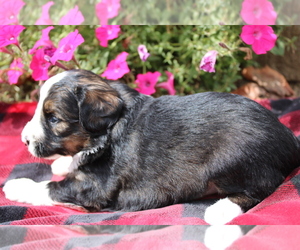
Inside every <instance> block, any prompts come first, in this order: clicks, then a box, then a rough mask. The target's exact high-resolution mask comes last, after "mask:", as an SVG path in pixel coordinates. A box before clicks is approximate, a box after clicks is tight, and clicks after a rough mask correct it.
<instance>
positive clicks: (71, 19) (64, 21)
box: [58, 5, 84, 25]
mask: <svg viewBox="0 0 300 250" xmlns="http://www.w3.org/2000/svg"><path fill="white" fill-rule="evenodd" d="M83 22H84V17H83V15H82V13H81V11H80V10H79V9H78V6H77V5H76V6H75V7H74V9H71V10H70V11H69V12H68V13H67V14H66V15H65V16H63V17H62V18H61V19H60V21H59V23H58V24H59V25H80V24H82V23H83Z"/></svg>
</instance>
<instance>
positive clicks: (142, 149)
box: [36, 70, 300, 211]
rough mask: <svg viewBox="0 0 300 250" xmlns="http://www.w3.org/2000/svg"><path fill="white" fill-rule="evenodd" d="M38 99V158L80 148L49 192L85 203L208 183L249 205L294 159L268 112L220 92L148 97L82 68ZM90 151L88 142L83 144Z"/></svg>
mask: <svg viewBox="0 0 300 250" xmlns="http://www.w3.org/2000/svg"><path fill="white" fill-rule="evenodd" d="M67 73H68V74H67V76H65V77H64V78H63V79H62V80H60V81H59V82H57V83H55V84H54V85H53V86H52V87H51V88H50V89H49V92H48V96H47V98H46V99H45V100H44V103H43V110H42V113H43V115H42V116H41V120H42V123H41V124H42V126H43V131H44V134H45V137H44V138H45V139H44V140H42V141H41V142H40V143H39V144H37V146H36V155H37V156H38V157H48V156H51V155H53V154H60V155H72V156H74V155H76V154H77V153H78V152H82V156H81V158H80V161H79V163H78V167H77V168H76V169H74V170H73V171H72V172H70V173H68V174H67V176H66V177H65V179H64V180H62V181H58V182H50V183H49V184H48V187H49V195H50V197H51V199H53V200H55V201H58V202H61V203H72V204H76V205H78V206H81V207H84V208H85V209H87V210H89V211H100V210H113V211H116V210H123V211H137V210H144V209H151V208H158V207H163V206H167V205H171V204H176V203H182V202H188V201H192V200H195V199H198V198H200V197H202V196H204V195H206V194H208V193H210V189H211V187H213V189H214V191H216V192H218V193H219V194H221V195H225V196H227V197H229V199H230V200H231V201H232V202H234V203H236V204H238V205H239V206H240V207H241V208H242V209H243V210H244V211H246V210H248V209H250V208H251V207H253V206H254V205H256V204H257V203H259V202H260V201H262V200H263V199H264V198H266V197H267V196H268V195H270V194H271V193H272V192H274V190H275V189H276V188H277V187H278V186H279V185H280V184H281V183H282V182H283V180H284V179H285V177H286V176H287V175H288V174H289V173H290V172H291V171H292V170H293V169H295V168H296V167H298V166H299V165H300V154H299V153H300V149H299V148H300V144H299V141H298V139H297V138H296V137H295V136H294V135H293V133H292V132H291V131H290V130H289V129H288V128H286V127H285V126H284V125H283V124H281V123H280V122H279V121H278V119H277V117H276V116H275V115H274V114H272V113H271V112H270V111H269V110H267V109H265V108H264V107H262V106H261V105H259V104H257V103H256V102H254V101H252V100H249V99H247V98H244V97H241V96H238V95H233V94H227V93H214V92H207V93H199V94H194V95H189V96H162V97H159V98H153V97H151V96H146V95H143V94H140V93H138V92H137V91H136V90H134V89H131V88H129V87H127V86H126V85H125V84H122V83H120V82H114V81H112V82H110V81H106V80H103V79H101V78H100V77H99V76H97V75H95V74H93V73H91V72H88V71H84V70H72V71H68V72H67ZM90 149H93V150H90Z"/></svg>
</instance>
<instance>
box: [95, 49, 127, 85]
mask: <svg viewBox="0 0 300 250" xmlns="http://www.w3.org/2000/svg"><path fill="white" fill-rule="evenodd" d="M127 56H128V53H127V52H121V53H120V54H119V55H117V57H116V59H114V60H111V61H110V62H109V63H108V65H107V67H106V69H105V71H104V72H103V73H102V75H101V76H102V77H106V78H107V79H110V80H117V79H120V78H121V77H122V76H124V75H125V74H127V73H128V72H130V69H129V67H128V64H127V62H126V59H127Z"/></svg>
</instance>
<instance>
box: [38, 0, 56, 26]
mask: <svg viewBox="0 0 300 250" xmlns="http://www.w3.org/2000/svg"><path fill="white" fill-rule="evenodd" d="M53 4H54V2H53V1H50V2H47V3H46V4H44V5H43V6H42V15H41V17H40V18H39V19H38V20H37V21H36V22H35V25H52V24H53V22H52V20H51V19H50V16H49V9H50V7H51V6H52V5H53Z"/></svg>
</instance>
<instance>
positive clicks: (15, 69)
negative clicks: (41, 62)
mask: <svg viewBox="0 0 300 250" xmlns="http://www.w3.org/2000/svg"><path fill="white" fill-rule="evenodd" d="M23 68H24V65H23V63H22V59H21V58H18V59H15V60H14V61H13V62H12V63H11V64H10V69H9V70H8V71H7V76H8V82H9V84H16V83H18V80H19V77H20V76H21V75H22V74H23Z"/></svg>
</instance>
